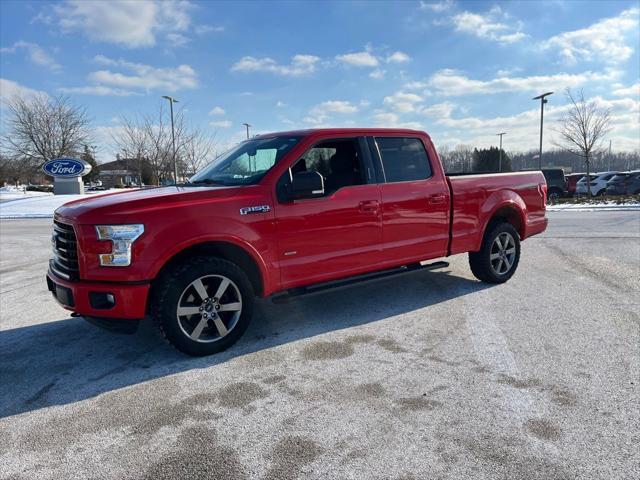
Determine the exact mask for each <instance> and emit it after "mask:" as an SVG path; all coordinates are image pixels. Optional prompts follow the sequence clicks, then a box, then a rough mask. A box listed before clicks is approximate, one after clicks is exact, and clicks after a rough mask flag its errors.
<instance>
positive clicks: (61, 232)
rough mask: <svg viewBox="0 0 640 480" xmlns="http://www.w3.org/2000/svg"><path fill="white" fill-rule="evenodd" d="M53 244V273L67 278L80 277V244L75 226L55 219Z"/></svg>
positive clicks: (75, 278) (74, 278)
mask: <svg viewBox="0 0 640 480" xmlns="http://www.w3.org/2000/svg"><path fill="white" fill-rule="evenodd" d="M51 246H52V247H53V261H52V262H51V269H52V270H53V273H55V274H56V275H58V276H59V277H61V278H64V279H66V280H77V279H78V278H79V268H78V244H77V241H76V233H75V232H74V230H73V227H72V226H71V225H67V224H66V223H61V222H58V221H55V220H54V222H53V235H52V236H51Z"/></svg>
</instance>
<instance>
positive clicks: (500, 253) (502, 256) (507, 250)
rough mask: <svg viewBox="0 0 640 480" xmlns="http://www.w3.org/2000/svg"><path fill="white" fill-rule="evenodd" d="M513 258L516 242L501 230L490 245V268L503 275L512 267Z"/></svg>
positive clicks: (514, 256)
mask: <svg viewBox="0 0 640 480" xmlns="http://www.w3.org/2000/svg"><path fill="white" fill-rule="evenodd" d="M515 258H516V242H515V240H514V239H513V237H512V236H511V234H510V233H507V232H502V233H501V234H499V235H498V236H497V237H496V238H495V240H494V241H493V244H492V245H491V253H490V256H489V260H490V262H491V269H492V270H493V271H494V272H495V273H497V274H498V275H505V274H506V273H508V272H509V270H511V267H513V263H514V261H515Z"/></svg>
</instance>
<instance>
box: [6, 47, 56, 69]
mask: <svg viewBox="0 0 640 480" xmlns="http://www.w3.org/2000/svg"><path fill="white" fill-rule="evenodd" d="M18 50H25V51H26V52H27V54H28V57H29V60H30V61H31V62H32V63H34V64H36V65H40V66H42V67H47V68H49V69H50V70H52V71H53V72H59V71H60V68H61V67H60V65H59V64H58V63H57V62H56V61H55V59H54V58H53V57H52V56H51V55H49V54H48V53H47V51H46V50H45V49H44V48H42V47H41V46H40V45H38V44H37V43H31V42H23V41H19V42H16V43H14V44H13V46H11V47H4V48H0V52H1V53H16V52H17V51H18Z"/></svg>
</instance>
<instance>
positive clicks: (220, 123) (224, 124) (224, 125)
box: [209, 120, 233, 128]
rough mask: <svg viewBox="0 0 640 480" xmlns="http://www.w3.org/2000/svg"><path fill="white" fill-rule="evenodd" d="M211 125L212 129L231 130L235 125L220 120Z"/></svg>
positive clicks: (228, 121) (210, 123)
mask: <svg viewBox="0 0 640 480" xmlns="http://www.w3.org/2000/svg"><path fill="white" fill-rule="evenodd" d="M209 125H211V126H212V127H218V128H229V127H231V126H232V125H233V123H231V121H230V120H218V121H215V122H209Z"/></svg>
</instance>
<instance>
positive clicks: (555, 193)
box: [547, 188, 562, 203]
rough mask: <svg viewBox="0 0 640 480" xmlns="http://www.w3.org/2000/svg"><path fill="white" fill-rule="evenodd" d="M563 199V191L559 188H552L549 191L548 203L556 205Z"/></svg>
mask: <svg viewBox="0 0 640 480" xmlns="http://www.w3.org/2000/svg"><path fill="white" fill-rule="evenodd" d="M561 197H562V190H559V189H557V188H552V189H550V190H549V192H548V194H547V202H551V203H555V202H556V201H558V199H559V198H561Z"/></svg>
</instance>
